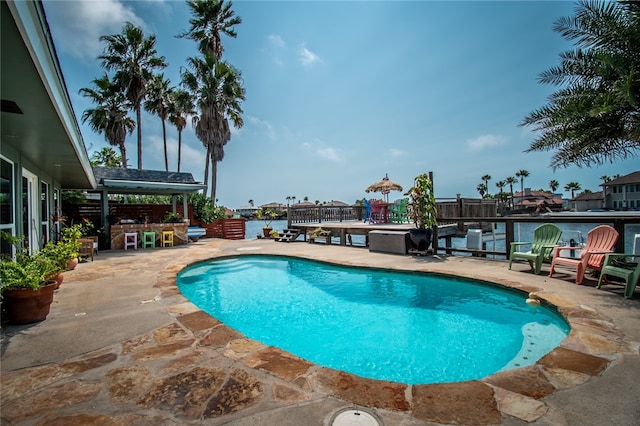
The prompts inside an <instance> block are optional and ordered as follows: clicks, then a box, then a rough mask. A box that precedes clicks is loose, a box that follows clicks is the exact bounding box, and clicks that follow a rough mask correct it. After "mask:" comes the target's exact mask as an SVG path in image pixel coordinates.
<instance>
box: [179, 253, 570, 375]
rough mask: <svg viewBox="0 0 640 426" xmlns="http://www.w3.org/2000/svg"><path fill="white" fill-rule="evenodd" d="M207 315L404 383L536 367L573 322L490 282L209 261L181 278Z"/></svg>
mask: <svg viewBox="0 0 640 426" xmlns="http://www.w3.org/2000/svg"><path fill="white" fill-rule="evenodd" d="M177 282H178V287H179V288H180V291H181V292H182V293H183V294H184V295H185V297H187V298H188V299H189V300H191V301H192V302H193V303H194V304H195V305H196V306H198V307H199V308H200V309H202V310H204V311H206V312H207V313H209V314H210V315H212V316H214V317H215V318H217V319H219V320H220V321H222V322H224V323H225V324H227V325H228V326H230V327H232V328H234V329H236V330H238V331H240V332H241V333H243V334H245V335H246V336H247V337H249V338H252V339H255V340H257V341H260V342H262V343H264V344H267V345H272V346H276V347H279V348H281V349H284V350H286V351H288V352H291V353H293V354H295V355H298V356H300V357H302V358H304V359H306V360H309V361H311V362H313V363H316V364H319V365H322V366H325V367H330V368H334V369H337V370H342V371H347V372H349V373H353V374H356V375H359V376H362V377H368V378H373V379H379V380H391V381H396V382H401V383H407V384H417V383H442V382H454V381H463V380H472V379H480V378H482V377H485V376H487V375H490V374H493V373H495V372H497V371H500V370H505V369H510V368H517V367H521V366H526V365H531V364H534V363H535V362H536V361H537V360H538V359H539V358H540V357H542V356H543V355H544V354H546V353H547V352H549V351H551V350H552V349H553V348H554V347H556V346H558V344H559V343H560V341H561V340H562V339H564V338H565V337H566V335H567V333H568V331H569V327H568V325H567V323H566V322H565V321H564V320H563V319H562V317H561V316H560V315H558V314H557V313H556V312H555V311H553V310H551V309H549V308H547V307H545V306H531V305H528V304H526V303H525V299H526V296H523V295H520V294H518V293H516V292H513V291H510V290H507V289H503V288H501V287H498V286H495V285H489V284H488V283H484V284H483V283H480V282H476V281H470V280H464V279H458V278H454V277H448V276H434V275H427V274H417V273H404V272H396V271H385V270H377V269H367V268H355V267H346V266H338V265H333V264H326V263H321V262H315V261H310V260H303V259H296V258H290V257H280V256H260V255H257V256H256V255H253V256H239V257H230V258H222V259H217V260H211V261H208V262H203V263H199V264H196V265H193V266H191V267H188V268H186V269H185V270H183V271H182V272H181V273H180V274H179V275H178V279H177Z"/></svg>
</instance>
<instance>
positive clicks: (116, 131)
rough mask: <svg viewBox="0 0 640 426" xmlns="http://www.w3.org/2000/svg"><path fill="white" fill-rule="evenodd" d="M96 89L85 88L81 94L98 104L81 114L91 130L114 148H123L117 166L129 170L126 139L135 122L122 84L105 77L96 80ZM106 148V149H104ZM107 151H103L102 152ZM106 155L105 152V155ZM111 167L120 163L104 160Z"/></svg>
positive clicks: (94, 83)
mask: <svg viewBox="0 0 640 426" xmlns="http://www.w3.org/2000/svg"><path fill="white" fill-rule="evenodd" d="M93 85H94V88H87V87H85V88H82V89H80V94H81V95H83V96H85V97H88V98H90V99H91V101H92V102H93V103H94V104H95V105H96V106H95V108H89V109H86V110H85V111H84V113H83V114H82V122H83V123H84V122H87V121H88V122H89V126H90V127H91V129H92V130H94V131H96V132H98V133H103V134H104V138H105V140H106V141H107V142H109V144H110V145H112V146H117V147H118V148H119V149H120V157H121V159H120V164H119V165H117V166H116V167H120V166H122V167H124V168H126V167H127V147H126V145H125V140H126V138H127V133H128V134H131V133H132V132H133V129H134V128H135V123H134V121H133V120H132V119H131V118H129V117H128V115H127V114H128V111H129V108H130V104H129V102H128V101H127V98H126V96H125V94H124V92H123V91H122V90H121V89H120V87H119V85H118V84H117V83H116V82H114V81H112V80H110V79H109V77H108V76H107V75H106V74H105V75H104V76H102V78H97V79H95V80H93ZM105 149H107V148H105ZM103 150H104V149H103ZM105 154H106V152H105ZM106 161H109V164H104V165H109V166H113V165H114V163H115V164H117V160H116V159H114V158H109V159H106V158H105V159H103V162H106Z"/></svg>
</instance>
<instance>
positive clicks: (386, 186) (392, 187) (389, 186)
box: [365, 173, 402, 202]
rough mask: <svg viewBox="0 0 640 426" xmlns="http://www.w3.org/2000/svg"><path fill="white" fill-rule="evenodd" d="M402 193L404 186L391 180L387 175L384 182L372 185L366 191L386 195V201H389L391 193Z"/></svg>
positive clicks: (383, 179)
mask: <svg viewBox="0 0 640 426" xmlns="http://www.w3.org/2000/svg"><path fill="white" fill-rule="evenodd" d="M391 191H402V186H401V185H399V184H397V183H395V182H394V181H392V180H389V176H388V175H387V174H386V173H385V174H384V177H383V178H382V180H380V181H378V182H376V183H372V184H371V185H369V186H368V187H367V189H365V192H380V193H382V195H384V199H385V201H387V202H388V201H389V192H391Z"/></svg>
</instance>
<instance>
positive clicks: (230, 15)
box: [178, 0, 242, 59]
mask: <svg viewBox="0 0 640 426" xmlns="http://www.w3.org/2000/svg"><path fill="white" fill-rule="evenodd" d="M187 6H189V9H191V15H192V18H191V19H189V23H190V24H191V28H189V30H188V31H184V32H183V33H182V34H180V35H179V36H178V37H182V38H189V39H191V40H194V41H195V42H196V43H198V49H199V50H200V53H202V54H205V53H213V55H214V56H215V57H216V58H218V59H220V58H222V52H223V51H224V48H223V47H222V40H221V38H220V34H221V33H222V34H226V35H228V36H229V37H232V38H236V37H237V36H238V34H237V33H236V32H235V30H234V29H233V27H234V26H235V25H238V24H241V23H242V18H240V17H239V16H235V12H234V11H233V10H231V6H232V3H231V2H227V3H225V2H224V0H188V1H187Z"/></svg>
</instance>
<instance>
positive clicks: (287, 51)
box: [44, 0, 640, 209]
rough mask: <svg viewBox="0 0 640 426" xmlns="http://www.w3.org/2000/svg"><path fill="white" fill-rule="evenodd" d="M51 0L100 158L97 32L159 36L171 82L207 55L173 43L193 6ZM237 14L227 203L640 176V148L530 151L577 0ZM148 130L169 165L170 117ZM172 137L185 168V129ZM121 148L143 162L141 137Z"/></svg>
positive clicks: (258, 7) (189, 133)
mask: <svg viewBox="0 0 640 426" xmlns="http://www.w3.org/2000/svg"><path fill="white" fill-rule="evenodd" d="M44 5H45V10H46V14H47V19H48V22H49V26H50V29H51V33H52V36H53V39H54V43H55V45H56V50H57V53H58V57H59V60H60V64H61V67H62V71H63V74H64V76H65V80H66V84H67V88H68V90H69V95H70V97H71V102H72V104H73V107H74V110H75V114H76V117H77V118H78V123H79V124H80V127H81V132H82V135H83V138H84V142H85V145H86V147H87V151H88V153H89V155H92V154H93V153H94V152H95V151H100V150H101V149H102V148H103V147H106V146H109V144H108V143H107V142H106V141H105V140H104V137H103V135H101V134H97V133H95V132H93V131H92V130H91V129H90V128H89V126H88V125H84V124H82V121H81V116H82V113H83V112H84V111H85V110H86V109H88V108H91V107H92V106H93V105H92V104H91V103H90V101H89V100H88V99H87V98H85V97H83V96H81V95H80V94H79V90H80V89H81V88H83V87H91V81H92V80H93V79H95V78H98V77H101V76H102V75H103V73H104V72H105V71H104V69H103V68H102V67H101V63H100V61H99V60H98V59H97V57H98V55H100V54H101V53H102V52H103V49H104V47H105V44H104V43H102V42H100V41H99V38H100V36H101V35H108V34H117V33H120V32H121V30H122V27H123V25H124V23H125V22H132V23H134V24H135V25H138V26H140V27H142V28H143V30H144V32H145V34H146V35H151V34H155V36H156V38H157V43H156V47H157V50H158V54H159V55H163V56H165V58H166V61H167V62H168V64H169V65H168V67H167V68H165V69H164V70H163V72H164V74H165V77H166V78H169V79H170V80H171V84H172V85H173V86H178V85H179V82H180V72H181V68H182V69H184V68H185V67H186V66H187V58H188V57H191V56H197V55H198V52H197V49H196V43H195V42H194V41H192V40H188V39H184V38H177V37H176V36H177V35H178V34H180V33H182V32H183V31H185V30H187V29H188V28H189V18H190V12H189V9H188V7H187V5H186V3H185V2H184V1H168V0H146V1H128V0H45V1H44ZM232 8H233V10H234V11H235V13H236V15H238V16H240V17H241V18H242V23H241V24H240V25H238V26H236V27H235V30H236V32H237V34H238V36H237V38H229V37H226V36H223V40H222V43H223V46H224V49H225V51H224V58H225V59H226V60H227V61H229V62H230V63H231V64H232V65H234V66H235V67H236V68H238V69H239V70H240V71H241V72H242V79H243V83H244V87H245V89H246V99H245V101H244V102H243V104H242V109H243V111H244V114H243V120H244V126H243V127H242V128H241V129H232V137H231V140H230V141H229V143H228V144H227V145H226V147H225V154H224V159H223V160H222V161H221V162H220V163H218V174H217V179H218V183H217V191H216V198H217V200H218V203H217V204H219V205H224V206H226V207H229V208H232V209H236V208H239V207H242V206H246V205H247V204H248V202H249V200H253V202H254V204H255V205H256V206H259V205H262V204H266V203H271V202H278V203H283V204H287V197H295V200H296V201H302V200H304V199H305V198H307V199H308V200H309V201H311V202H316V201H320V202H325V201H332V200H337V201H344V202H347V203H353V202H354V201H355V200H358V199H362V198H365V197H366V198H380V197H381V195H380V194H375V193H366V192H365V189H366V188H367V187H368V186H369V185H370V184H372V183H374V182H376V181H379V180H380V179H382V178H383V177H384V176H385V175H388V177H389V179H391V180H392V181H394V182H397V183H399V184H400V185H402V186H403V187H404V189H405V190H407V189H408V188H409V187H411V185H412V184H413V179H414V178H415V177H416V176H418V175H420V174H422V173H426V172H433V177H434V187H435V195H436V198H438V199H446V198H455V197H456V195H457V194H460V195H461V196H462V197H475V198H477V197H479V194H478V192H477V190H476V187H477V186H478V184H480V183H483V181H482V179H481V178H482V177H483V176H484V175H490V176H491V180H490V181H489V192H490V193H496V192H499V189H498V188H497V187H496V185H495V183H496V182H498V181H500V180H504V179H506V178H507V177H509V176H514V177H515V174H516V173H517V172H518V171H519V170H527V171H528V172H529V176H528V177H526V178H525V179H524V187H525V188H527V187H529V188H532V189H545V190H548V189H549V181H551V180H557V181H558V182H559V183H560V188H559V189H558V190H557V191H556V192H562V189H563V188H564V186H565V185H566V184H567V183H569V182H578V183H579V184H580V185H581V187H582V189H589V190H591V191H598V190H600V189H601V188H600V186H599V185H600V184H601V183H602V180H601V179H600V178H601V176H605V175H606V176H613V175H616V174H621V175H625V174H628V173H631V172H633V171H636V170H639V169H640V167H638V166H639V165H640V161H638V158H637V157H636V158H631V159H628V160H626V161H618V162H616V163H614V164H611V163H606V164H604V165H602V166H594V167H592V168H584V167H583V168H579V167H577V166H570V167H567V168H560V169H556V170H555V171H554V170H553V169H552V168H551V167H550V166H549V164H550V161H551V156H552V152H536V153H525V152H524V151H525V150H526V149H527V148H528V147H529V145H530V144H531V142H532V141H533V140H534V138H535V133H534V132H533V131H532V129H530V128H528V127H521V126H519V124H520V123H521V121H522V120H523V118H524V117H525V116H527V115H528V114H529V113H530V112H532V111H533V110H535V109H537V108H539V107H541V106H544V105H545V104H546V102H547V98H548V96H549V95H550V94H551V93H553V92H554V91H555V90H557V87H556V86H549V85H542V84H540V83H539V82H538V76H539V74H540V73H541V72H542V71H544V70H546V69H548V68H550V67H553V66H556V65H558V64H559V55H560V53H561V52H563V51H566V50H570V49H572V47H573V46H572V45H571V44H570V43H569V42H568V41H566V40H565V39H563V38H562V37H561V35H560V34H558V33H556V32H554V31H553V23H554V22H555V21H556V20H557V19H558V18H561V17H564V16H573V15H574V11H575V3H574V2H569V1H533V2H527V1H494V2H488V1H473V2H468V1H447V2H445V1H407V2H404V1H324V2H316V1H235V2H233V6H232ZM131 116H132V117H134V115H133V113H132V115H131ZM142 132H143V148H142V149H143V154H142V159H143V168H144V169H151V170H164V154H163V148H162V144H163V142H162V127H161V121H160V119H159V118H158V117H157V116H153V115H150V114H148V113H145V114H143V119H142ZM167 142H168V144H169V169H170V171H176V170H177V144H178V133H177V130H176V129H175V128H174V127H171V126H168V127H167ZM126 143H127V152H128V156H129V165H130V166H133V167H136V166H137V156H136V152H137V151H136V150H137V141H136V134H135V131H134V133H133V134H132V135H130V136H128V138H127V142H126ZM204 157H205V149H204V147H203V145H202V143H201V142H200V141H199V140H198V139H197V138H196V136H195V133H194V131H193V128H192V127H191V126H190V125H189V126H188V127H187V128H186V129H185V130H184V132H183V146H182V163H181V171H182V172H190V173H192V174H193V176H194V178H195V179H196V180H197V181H202V180H203V178H204ZM505 189H506V190H508V187H507V188H505ZM519 190H520V185H519V183H518V184H516V185H515V187H514V191H519ZM402 196H403V194H402V192H398V191H394V192H392V193H391V194H389V198H390V199H391V200H393V199H397V198H401V197H402ZM564 196H565V197H567V198H569V197H570V192H569V191H565V192H564Z"/></svg>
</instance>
